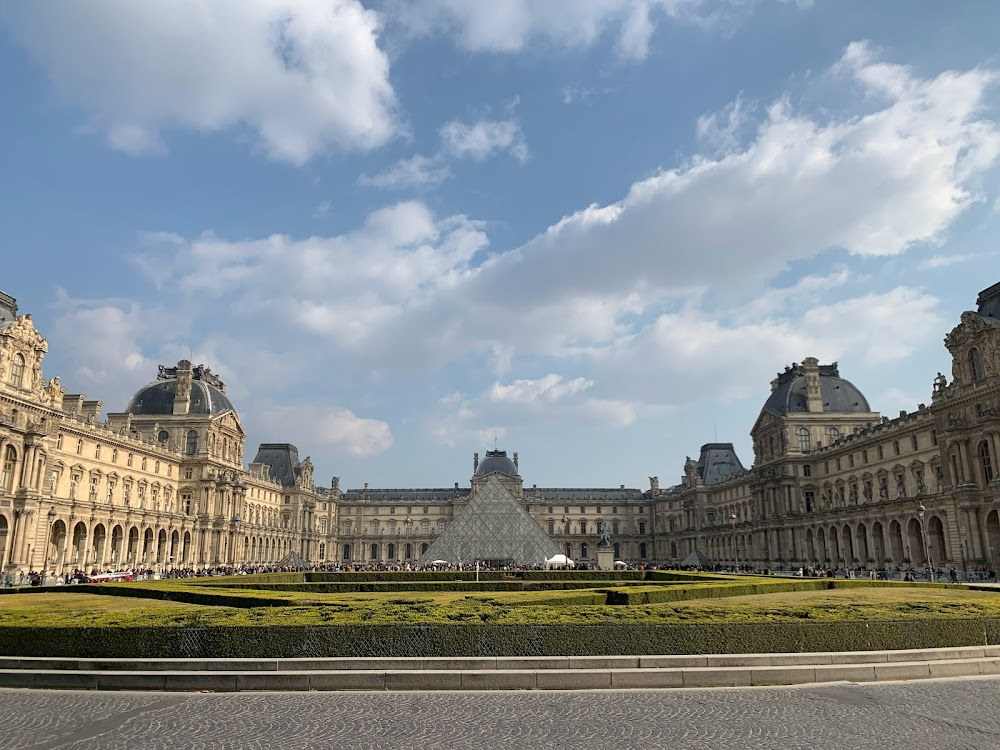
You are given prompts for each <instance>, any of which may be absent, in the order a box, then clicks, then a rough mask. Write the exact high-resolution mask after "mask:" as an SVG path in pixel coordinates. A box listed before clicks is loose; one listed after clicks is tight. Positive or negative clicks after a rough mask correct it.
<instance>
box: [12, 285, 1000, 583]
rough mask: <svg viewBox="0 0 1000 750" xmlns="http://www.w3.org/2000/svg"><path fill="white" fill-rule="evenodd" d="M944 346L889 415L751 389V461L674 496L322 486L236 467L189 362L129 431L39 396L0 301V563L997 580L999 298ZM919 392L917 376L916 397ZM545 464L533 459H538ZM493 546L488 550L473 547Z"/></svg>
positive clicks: (119, 419)
mask: <svg viewBox="0 0 1000 750" xmlns="http://www.w3.org/2000/svg"><path fill="white" fill-rule="evenodd" d="M976 305H977V309H976V310H975V311H968V312H965V313H963V314H962V316H961V320H960V321H959V322H958V325H957V326H956V327H955V328H954V329H953V330H952V331H951V332H950V333H948V334H947V335H946V336H945V340H944V343H945V346H946V347H947V349H948V351H949V353H950V354H951V357H952V368H951V374H950V377H948V376H946V375H943V374H940V373H938V375H937V377H936V378H933V384H932V387H931V393H930V394H929V396H930V399H929V400H930V403H929V404H919V405H917V406H916V407H915V408H914V410H913V411H910V412H900V413H899V415H898V416H895V417H892V418H890V417H886V416H882V415H881V414H880V413H879V412H877V411H874V410H873V409H872V405H871V404H869V402H868V400H867V399H866V398H865V396H864V394H863V393H862V392H861V391H860V390H859V389H858V388H857V387H855V386H854V385H853V384H852V383H851V382H850V381H849V380H847V379H846V378H844V377H842V375H841V373H840V371H839V368H838V366H837V364H836V363H833V364H821V363H820V362H818V361H817V360H816V359H814V358H805V359H803V361H802V362H801V363H800V364H794V365H792V366H789V367H786V368H785V369H784V371H783V372H780V373H778V375H777V377H776V378H775V379H774V380H773V381H771V384H770V393H769V394H766V396H765V393H764V392H763V389H762V397H763V398H762V400H763V402H764V403H763V407H762V409H761V411H760V415H759V417H758V418H757V421H756V423H755V424H754V425H753V426H752V429H751V436H752V438H753V449H754V456H753V463H752V466H751V467H750V468H746V466H745V465H744V464H743V462H742V461H741V460H740V459H739V457H738V456H737V455H736V452H735V450H734V449H733V445H732V444H731V443H710V444H707V445H704V446H702V447H701V450H700V452H699V455H698V458H697V460H693V459H691V458H688V459H687V460H686V461H685V462H684V464H683V469H682V476H681V478H680V482H679V483H678V484H676V485H673V486H663V487H661V486H660V482H659V480H658V478H657V477H655V476H654V477H650V482H649V487H648V488H645V489H638V488H626V487H624V486H618V487H605V488H543V487H538V486H536V485H526V484H525V483H524V481H523V480H522V478H521V475H520V470H519V465H518V454H517V453H513V454H511V455H510V456H508V455H507V453H506V451H502V450H492V451H487V452H486V453H485V454H484V456H483V457H482V459H480V457H479V455H478V454H474V456H473V460H472V465H471V469H472V476H471V478H470V481H469V483H468V484H467V485H465V486H462V485H460V484H459V483H456V484H455V485H454V486H453V487H445V488H436V489H378V488H372V487H369V486H368V485H367V484H366V485H365V486H364V487H361V488H355V489H349V488H341V487H340V483H339V480H338V479H337V478H336V477H334V478H333V479H332V480H331V481H330V486H329V487H321V486H317V485H316V484H315V482H314V478H313V466H312V462H311V461H310V459H309V458H304V459H300V457H299V452H298V449H297V448H296V447H295V446H294V445H292V444H290V443H265V444H261V445H260V446H259V447H258V449H257V452H256V454H255V455H254V457H253V459H252V460H251V461H249V462H248V461H246V460H245V457H244V441H245V438H246V434H245V432H244V430H243V428H242V425H241V422H240V418H239V414H238V413H237V411H236V409H235V407H234V405H233V404H232V403H231V402H230V400H229V398H228V397H227V395H226V387H225V384H224V383H223V382H222V381H221V380H220V379H219V378H218V377H217V376H216V375H215V374H213V373H212V372H211V370H210V369H209V368H208V367H205V366H202V365H198V366H195V365H193V364H192V363H191V362H188V361H186V360H182V361H180V362H178V363H177V364H176V366H169V367H168V366H162V365H161V366H160V367H159V370H158V372H156V373H152V372H151V373H150V376H151V377H152V378H153V379H152V380H151V382H149V383H148V384H146V385H144V386H142V387H141V388H139V390H138V391H137V392H136V394H135V396H134V397H133V398H132V399H131V400H130V401H129V403H128V404H127V405H126V406H125V409H124V411H122V412H108V413H106V414H105V415H104V416H103V417H102V416H101V410H102V406H103V404H102V402H101V401H97V400H88V399H87V398H86V397H85V396H84V395H82V394H70V393H67V391H66V389H65V388H64V387H63V386H62V385H61V384H60V382H59V378H58V377H52V378H51V379H49V380H45V379H44V378H43V376H42V360H43V358H44V356H45V353H46V351H47V348H48V344H47V342H46V340H45V338H44V337H43V336H42V334H41V333H40V332H39V331H37V330H36V329H35V326H34V323H33V321H32V318H31V316H30V315H18V310H17V305H16V302H15V300H14V299H13V298H12V297H9V296H7V295H6V294H2V293H0V461H2V464H0V564H2V571H3V572H5V573H12V572H14V573H16V572H24V571H28V570H36V571H38V570H42V569H45V570H47V571H56V572H57V573H62V572H64V571H68V570H72V569H77V568H79V569H83V570H87V571H89V570H92V569H95V568H97V569H102V570H109V569H124V568H128V569H135V568H141V569H147V570H154V571H157V572H166V571H169V570H171V569H204V568H215V567H228V566H241V565H260V564H297V565H302V564H309V565H320V564H339V565H372V564H382V565H400V566H405V565H407V564H424V563H429V562H432V561H434V560H438V559H441V560H445V561H448V562H468V563H472V562H474V561H475V560H488V561H491V562H492V561H509V562H514V563H518V564H538V563H541V562H543V561H544V559H547V558H548V557H550V556H551V555H553V554H556V553H562V554H565V555H566V556H567V557H569V558H571V559H573V560H574V561H576V562H577V563H583V564H588V565H591V566H593V565H595V564H596V561H597V550H598V545H599V543H600V540H601V537H600V536H599V531H598V528H599V524H600V526H602V527H603V528H604V530H605V537H606V536H607V534H608V533H610V538H611V541H610V545H611V546H612V547H613V551H614V558H615V559H616V560H623V561H626V562H628V563H631V564H633V565H638V564H647V565H681V564H692V563H702V564H720V565H727V566H732V565H738V566H753V567H756V568H771V569H795V568H798V567H806V566H816V567H827V568H833V567H837V568H841V569H843V568H854V567H867V568H874V567H888V568H893V569H894V568H903V567H909V566H913V567H923V566H926V565H928V564H933V565H934V566H935V567H940V568H950V567H954V568H957V569H962V568H966V569H972V568H974V567H975V568H988V569H992V570H995V569H996V566H997V564H998V559H997V556H998V554H1000V515H998V514H1000V479H998V473H997V467H998V460H1000V283H998V284H995V285H993V286H991V287H990V288H988V289H986V290H984V291H983V292H982V293H981V294H980V295H979V297H978V300H977V301H976ZM932 377H933V376H930V375H929V377H928V382H929V383H930V382H931V380H932ZM542 458H544V457H542ZM484 540H488V541H484Z"/></svg>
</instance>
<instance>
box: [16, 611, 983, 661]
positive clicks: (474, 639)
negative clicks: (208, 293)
mask: <svg viewBox="0 0 1000 750" xmlns="http://www.w3.org/2000/svg"><path fill="white" fill-rule="evenodd" d="M998 642H1000V619H995V618H993V619H986V618H981V619H939V620H930V619H928V620H912V621H871V622H823V623H816V622H802V623H798V622H794V623H731V624H725V623H711V624H667V625H632V624H624V625H544V626H542V625H489V624H472V625H465V624H457V625H419V626H413V625H339V626H338V625H330V626H318V627H317V626H279V627H253V626H246V627H186V628H181V627H175V628H172V627H158V628H129V627H122V628H114V627H109V628H72V627H67V628H52V627H0V654H5V655H11V656H64V657H78V658H98V657H105V658H156V657H169V658H224V657H242V658H282V657H286V658H287V657H317V658H318V657H325V656H340V657H356V658H360V657H387V656H427V657H433V656H558V655H581V656H584V655H616V654H631V655H636V654H700V653H716V654H738V653H771V652H803V651H868V650H883V649H907V648H937V647H946V646H974V645H987V644H996V643H998Z"/></svg>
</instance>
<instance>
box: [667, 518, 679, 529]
mask: <svg viewBox="0 0 1000 750" xmlns="http://www.w3.org/2000/svg"><path fill="white" fill-rule="evenodd" d="M668 524H669V529H670V531H671V532H674V531H677V522H676V521H675V520H674V519H673V518H672V517H671V519H670V520H669V522H668Z"/></svg>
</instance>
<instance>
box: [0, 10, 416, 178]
mask: <svg viewBox="0 0 1000 750" xmlns="http://www.w3.org/2000/svg"><path fill="white" fill-rule="evenodd" d="M7 10H8V13H7V16H8V17H9V19H10V22H11V23H12V25H13V27H14V31H15V33H16V35H17V37H18V38H19V39H20V40H21V41H22V42H23V44H24V45H25V46H26V47H27V48H28V49H29V51H30V52H31V53H32V54H33V56H34V57H35V58H36V59H37V60H38V62H39V63H40V64H41V65H42V66H43V67H44V68H45V69H46V71H47V72H48V74H49V77H50V79H51V81H52V85H53V86H54V88H55V90H56V91H57V92H58V94H59V95H60V96H61V97H63V98H64V99H65V100H66V101H68V102H70V103H72V104H74V105H77V106H79V107H81V108H82V109H84V110H85V111H86V112H87V113H88V114H89V117H90V120H89V125H88V126H89V127H90V128H91V129H93V130H95V131H97V132H100V133H102V134H103V135H104V136H105V137H106V138H107V140H108V142H109V144H110V145H111V146H112V147H114V148H117V149H120V150H122V151H126V152H128V153H149V152H153V153H155V152H159V151H163V150H164V149H165V146H164V144H163V141H162V137H161V136H162V133H163V131H168V130H194V131H198V132H208V133H210V132H218V131H225V130H233V129H237V130H239V129H245V130H247V131H249V132H251V133H252V134H253V140H254V141H255V142H256V144H257V146H258V147H259V148H260V149H261V150H262V151H263V152H264V153H265V154H266V155H267V156H268V157H270V158H272V159H276V160H279V161H284V162H290V163H292V164H303V163H305V162H307V161H309V160H310V159H311V158H313V157H314V156H316V155H317V154H321V153H325V152H328V151H330V150H333V149H370V148H374V147H376V146H379V145H381V144H383V143H385V142H386V141H388V140H389V139H391V138H392V137H393V136H394V135H395V133H396V130H397V125H396V120H395V108H396V99H395V95H394V93H393V90H392V86H391V85H390V83H389V61H388V58H387V57H386V55H385V54H384V53H383V52H382V50H381V49H379V47H378V43H377V42H378V29H379V22H380V21H379V16H378V14H376V13H375V12H373V11H370V10H365V8H364V7H363V6H362V5H361V3H360V2H358V1H357V0H215V1H214V2H212V3H211V4H209V5H206V4H204V3H202V2H198V1H197V0H146V1H145V2H141V3H135V2H130V0H103V2H98V3H93V4H87V5H83V4H77V3H70V4H68V5H63V4H57V3H44V2H39V3H25V4H17V5H14V6H9V7H8V9H7Z"/></svg>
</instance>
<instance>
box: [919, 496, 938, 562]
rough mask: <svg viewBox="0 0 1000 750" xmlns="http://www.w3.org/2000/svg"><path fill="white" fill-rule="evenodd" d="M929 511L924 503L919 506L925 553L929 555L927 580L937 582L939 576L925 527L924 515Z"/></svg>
mask: <svg viewBox="0 0 1000 750" xmlns="http://www.w3.org/2000/svg"><path fill="white" fill-rule="evenodd" d="M926 512H927V509H926V508H925V507H924V504H923V503H920V505H919V506H917V517H919V518H920V533H921V534H922V535H923V537H924V552H925V553H926V555H927V566H928V567H927V580H928V581H934V580H937V576H936V575H934V560H932V559H931V542H930V539H928V538H927V529H926V528H925V527H924V514H925V513H926Z"/></svg>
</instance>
